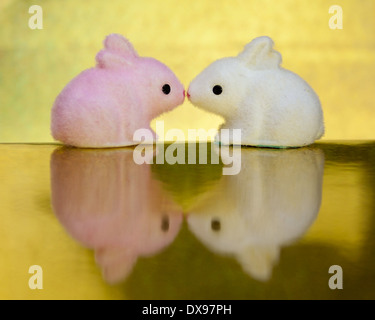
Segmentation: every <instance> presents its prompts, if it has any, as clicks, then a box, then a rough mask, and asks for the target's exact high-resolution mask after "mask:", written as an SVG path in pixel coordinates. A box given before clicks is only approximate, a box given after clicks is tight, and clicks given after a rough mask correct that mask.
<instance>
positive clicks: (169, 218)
mask: <svg viewBox="0 0 375 320" xmlns="http://www.w3.org/2000/svg"><path fill="white" fill-rule="evenodd" d="M152 147H153V146H149V148H152ZM133 153H134V154H135V153H138V156H139V155H140V153H141V151H140V150H136V149H135V150H134V151H133V148H121V149H106V150H96V149H95V150H93V149H78V148H66V147H62V148H61V149H57V150H55V151H54V152H53V154H52V156H51V192H52V194H51V200H52V208H53V211H54V213H55V215H56V217H57V218H58V220H59V221H60V223H61V224H62V226H64V228H65V229H66V231H67V232H68V233H69V234H70V235H71V236H72V237H73V238H74V239H75V240H77V241H78V242H79V243H81V244H82V245H84V246H85V247H88V248H91V249H93V250H94V251H95V258H96V262H97V264H98V265H99V266H100V268H101V269H102V271H103V277H104V279H105V280H106V281H107V282H109V283H118V282H121V281H122V280H124V279H125V278H126V277H127V276H128V275H129V274H130V273H131V271H132V269H133V267H134V265H135V263H136V261H137V259H138V257H144V256H152V255H154V254H156V253H158V252H160V251H162V250H164V248H166V247H167V246H169V245H170V244H171V243H172V242H173V240H174V239H175V237H176V236H177V234H178V233H179V230H180V227H181V223H182V218H183V215H182V209H180V208H179V206H177V205H175V203H174V202H173V200H172V199H171V198H170V197H169V195H168V194H166V193H165V192H164V190H163V188H162V186H161V184H160V183H159V182H158V181H157V180H156V179H153V177H152V173H151V167H150V165H147V164H143V165H138V164H136V163H135V162H134V160H133Z"/></svg>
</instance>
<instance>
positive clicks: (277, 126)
mask: <svg viewBox="0 0 375 320" xmlns="http://www.w3.org/2000/svg"><path fill="white" fill-rule="evenodd" d="M272 47H273V41H272V40H271V39H270V38H269V37H258V38H256V39H254V40H253V41H251V42H250V43H249V44H248V45H246V47H245V49H244V51H243V52H241V53H240V54H239V55H238V56H237V57H229V58H223V59H220V60H217V61H215V62H213V63H212V64H211V65H209V66H208V67H207V68H206V69H205V70H203V71H202V72H201V73H200V74H199V75H198V76H197V77H196V78H195V79H194V80H193V81H192V82H191V84H190V86H189V90H188V97H189V99H190V101H191V102H192V103H193V104H194V105H196V106H198V107H201V108H203V109H205V110H207V111H210V112H213V113H216V114H219V115H221V116H223V117H224V118H225V120H226V122H225V124H224V125H223V126H222V127H221V129H241V130H242V142H241V144H242V145H254V146H273V147H298V146H304V145H308V144H311V143H313V142H314V141H315V140H317V139H319V138H321V137H322V135H323V134H324V124H323V112H322V109H321V105H320V102H319V98H318V96H317V95H316V94H315V92H314V91H313V89H312V88H311V87H310V86H309V85H308V84H307V83H306V82H305V81H304V80H303V79H302V78H300V77H299V76H298V75H296V74H295V73H293V72H291V71H288V70H286V69H283V68H281V67H280V63H281V55H280V54H279V52H277V51H275V50H274V49H273V48H272ZM219 132H220V131H219ZM217 139H218V140H220V136H218V137H217ZM222 142H223V141H222ZM229 144H236V142H235V140H234V138H233V139H230V141H229Z"/></svg>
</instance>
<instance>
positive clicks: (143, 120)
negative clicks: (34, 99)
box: [51, 34, 185, 148]
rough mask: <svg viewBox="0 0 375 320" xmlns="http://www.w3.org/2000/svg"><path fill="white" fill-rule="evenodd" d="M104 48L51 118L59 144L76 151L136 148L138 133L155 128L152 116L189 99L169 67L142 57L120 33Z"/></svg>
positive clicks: (64, 93) (63, 94) (64, 94)
mask: <svg viewBox="0 0 375 320" xmlns="http://www.w3.org/2000/svg"><path fill="white" fill-rule="evenodd" d="M104 47H105V48H104V49H103V50H101V51H100V52H99V53H98V54H97V56H96V62H97V65H96V67H95V68H91V69H88V70H85V71H83V72H82V73H81V74H79V75H78V76H77V77H76V78H74V79H73V80H72V81H71V82H70V83H68V85H67V86H66V87H65V88H64V89H63V91H62V92H61V93H60V94H59V96H58V97H57V98H56V101H55V103H54V106H53V108H52V114H51V131H52V136H53V137H54V138H55V139H56V140H59V141H61V142H63V143H65V144H68V145H73V146H77V147H94V148H95V147H116V146H127V145H133V144H136V143H135V142H134V141H133V134H134V131H135V130H137V129H140V128H145V129H150V121H151V120H152V119H153V118H155V117H156V116H158V115H159V114H161V113H163V112H166V111H170V110H171V109H173V108H175V107H177V106H178V105H180V104H182V102H183V101H184V98H185V93H184V88H183V86H182V84H181V83H180V81H179V80H178V79H177V77H176V76H175V74H174V73H173V72H172V71H171V70H170V69H169V68H168V67H167V66H165V65H164V64H162V63H161V62H159V61H158V60H155V59H153V58H145V57H140V56H139V55H138V54H137V52H136V51H135V50H134V48H133V46H132V45H131V43H130V42H129V41H128V40H127V39H125V38H124V37H122V36H121V35H118V34H111V35H109V36H108V37H107V38H106V39H105V41H104ZM151 132H152V131H151Z"/></svg>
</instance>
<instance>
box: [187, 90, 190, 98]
mask: <svg viewBox="0 0 375 320" xmlns="http://www.w3.org/2000/svg"><path fill="white" fill-rule="evenodd" d="M187 97H188V99H189V98H190V93H189V91H188V92H187Z"/></svg>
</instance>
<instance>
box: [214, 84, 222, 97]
mask: <svg viewBox="0 0 375 320" xmlns="http://www.w3.org/2000/svg"><path fill="white" fill-rule="evenodd" d="M212 92H213V93H214V94H216V95H217V96H218V95H219V94H221V93H222V92H223V88H222V87H221V86H219V85H216V86H214V87H213V88H212Z"/></svg>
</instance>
